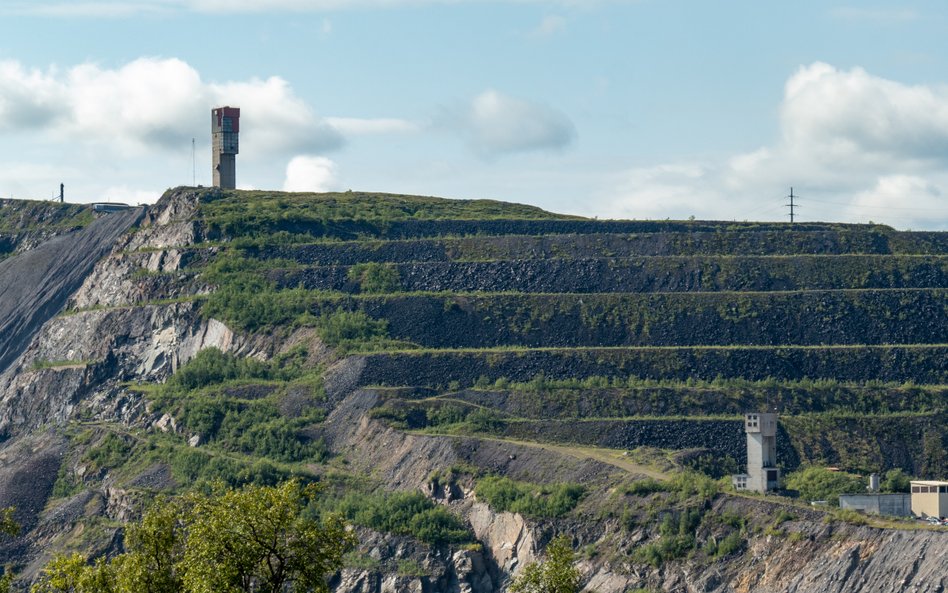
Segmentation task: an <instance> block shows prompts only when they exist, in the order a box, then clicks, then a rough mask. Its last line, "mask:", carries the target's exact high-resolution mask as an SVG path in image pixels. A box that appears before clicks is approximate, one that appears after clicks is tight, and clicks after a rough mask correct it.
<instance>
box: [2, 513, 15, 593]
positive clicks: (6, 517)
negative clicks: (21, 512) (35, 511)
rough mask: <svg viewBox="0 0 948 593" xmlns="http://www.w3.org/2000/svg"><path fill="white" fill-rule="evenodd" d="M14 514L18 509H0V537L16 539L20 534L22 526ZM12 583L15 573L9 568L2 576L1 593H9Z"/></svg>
mask: <svg viewBox="0 0 948 593" xmlns="http://www.w3.org/2000/svg"><path fill="white" fill-rule="evenodd" d="M14 512H16V509H14V508H13V507H7V508H5V509H0V535H9V536H11V537H15V536H16V535H17V534H18V533H20V525H19V524H18V523H17V522H16V520H15V519H14V518H13V513H14ZM12 583H13V572H12V571H11V570H10V568H9V567H7V568H5V569H4V570H3V575H2V576H0V593H8V592H9V591H10V585H11V584H12Z"/></svg>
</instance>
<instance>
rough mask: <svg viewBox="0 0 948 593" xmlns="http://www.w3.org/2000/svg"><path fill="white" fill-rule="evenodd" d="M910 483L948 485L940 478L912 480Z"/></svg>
mask: <svg viewBox="0 0 948 593" xmlns="http://www.w3.org/2000/svg"><path fill="white" fill-rule="evenodd" d="M912 484H913V485H914V484H918V485H919V486H948V482H943V481H941V480H912Z"/></svg>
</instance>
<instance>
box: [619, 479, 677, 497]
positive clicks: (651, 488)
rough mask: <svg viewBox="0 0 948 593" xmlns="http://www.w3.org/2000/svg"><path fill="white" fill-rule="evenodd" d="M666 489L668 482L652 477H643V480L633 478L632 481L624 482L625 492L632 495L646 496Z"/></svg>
mask: <svg viewBox="0 0 948 593" xmlns="http://www.w3.org/2000/svg"><path fill="white" fill-rule="evenodd" d="M668 489H669V486H668V484H665V483H664V482H660V481H658V480H654V479H652V478H645V479H644V480H635V481H634V482H629V483H628V484H626V486H625V493H626V494H630V495H632V496H647V495H649V494H652V493H655V492H665V491H667V490H668Z"/></svg>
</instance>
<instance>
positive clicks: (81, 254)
mask: <svg viewBox="0 0 948 593" xmlns="http://www.w3.org/2000/svg"><path fill="white" fill-rule="evenodd" d="M142 215H143V211H142V210H141V209H140V208H136V209H131V210H128V211H124V212H116V213H113V214H109V215H107V216H103V217H101V218H99V219H98V220H96V221H95V222H93V223H92V224H91V225H89V226H88V227H87V228H85V229H82V230H80V231H77V232H74V233H70V234H67V235H63V236H61V237H56V238H55V239H52V240H50V241H48V242H46V243H44V244H42V245H40V246H39V247H37V248H35V249H32V250H30V251H28V252H26V253H23V254H21V255H18V256H15V257H12V258H9V259H6V260H4V261H2V262H0V371H2V370H4V369H6V368H7V367H8V366H9V365H10V363H11V362H12V361H13V360H14V359H15V358H16V357H17V356H18V355H19V353H20V352H21V351H22V350H23V349H24V348H25V347H26V345H27V344H28V343H29V341H30V339H31V338H32V336H33V335H34V334H35V333H36V332H37V331H38V330H39V328H40V327H41V326H42V325H43V323H45V322H46V321H47V320H48V319H49V318H50V317H52V316H53V315H55V314H56V313H58V312H59V311H60V310H61V309H62V307H63V305H65V303H66V300H67V299H68V298H69V295H71V294H72V293H73V292H74V291H75V290H76V289H77V288H79V286H80V285H81V284H82V283H83V281H85V279H86V276H87V275H88V274H89V272H90V271H92V269H93V266H95V264H96V262H98V261H99V259H101V258H102V257H103V256H104V255H105V254H107V253H108V252H109V251H111V249H112V248H113V245H114V243H115V241H116V240H117V239H118V238H119V237H120V236H121V235H122V233H124V232H125V231H127V230H128V228H129V227H131V226H132V225H133V224H135V223H136V222H137V221H138V220H139V219H141V217H142Z"/></svg>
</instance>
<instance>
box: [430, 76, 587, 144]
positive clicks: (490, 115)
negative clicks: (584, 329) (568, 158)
mask: <svg viewBox="0 0 948 593" xmlns="http://www.w3.org/2000/svg"><path fill="white" fill-rule="evenodd" d="M442 123H443V124H444V126H445V127H447V128H450V129H455V130H457V131H459V132H460V133H461V134H462V135H463V136H464V137H465V138H466V139H467V141H468V143H469V144H470V146H471V147H472V148H473V149H474V150H475V151H476V152H477V153H479V154H481V155H483V156H497V155H501V154H507V153H514V152H526V151H532V150H549V149H562V148H565V147H566V146H567V145H569V144H570V143H571V142H572V141H573V139H574V138H575V137H576V128H575V127H574V126H573V122H572V121H571V120H570V119H569V117H567V116H566V114H564V113H562V112H560V111H558V110H556V109H554V108H552V107H550V106H548V105H545V104H543V103H538V102H535V101H528V100H525V99H519V98H516V97H511V96H508V95H505V94H503V93H500V92H498V91H495V90H487V91H484V92H483V93H481V94H479V95H477V96H476V97H474V98H473V99H472V100H471V101H470V103H469V104H468V105H466V106H465V107H464V108H462V109H457V110H453V111H449V112H447V113H446V114H445V115H444V117H443V122H442Z"/></svg>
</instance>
